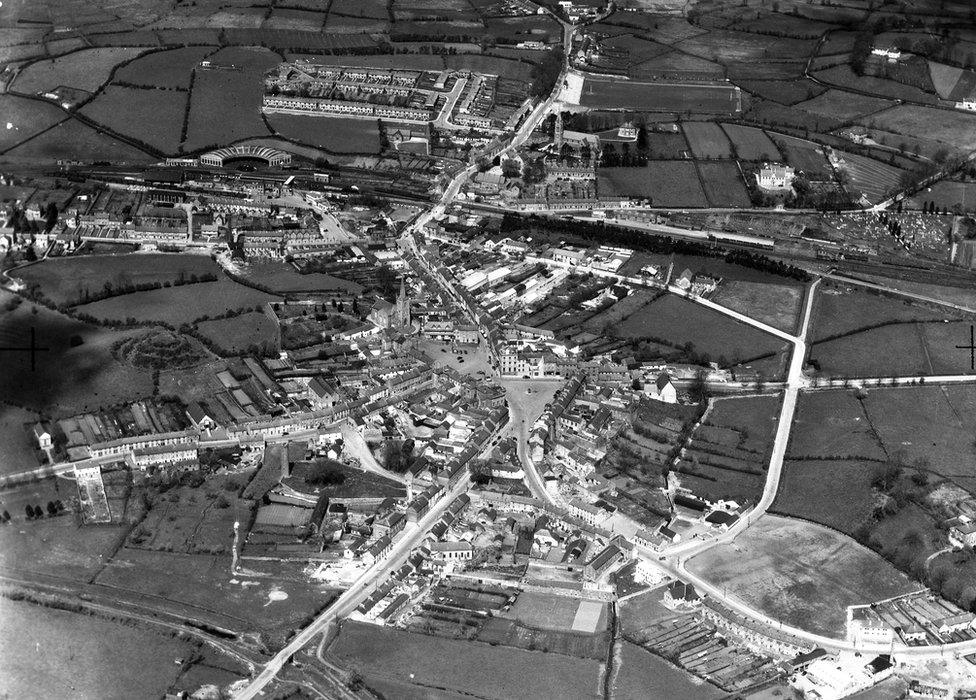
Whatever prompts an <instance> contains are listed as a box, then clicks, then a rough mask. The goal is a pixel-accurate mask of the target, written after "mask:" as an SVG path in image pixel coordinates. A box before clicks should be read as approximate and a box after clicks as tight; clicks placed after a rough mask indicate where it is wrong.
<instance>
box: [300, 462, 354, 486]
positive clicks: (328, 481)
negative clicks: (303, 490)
mask: <svg viewBox="0 0 976 700" xmlns="http://www.w3.org/2000/svg"><path fill="white" fill-rule="evenodd" d="M345 480H346V475H345V473H344V472H343V470H342V465H341V464H339V463H338V462H333V461H332V460H322V461H319V462H316V463H315V466H313V467H312V470H311V471H310V472H309V474H308V476H307V477H305V481H306V482H307V483H309V484H312V485H313V486H337V485H339V484H341V483H342V482H344V481H345Z"/></svg>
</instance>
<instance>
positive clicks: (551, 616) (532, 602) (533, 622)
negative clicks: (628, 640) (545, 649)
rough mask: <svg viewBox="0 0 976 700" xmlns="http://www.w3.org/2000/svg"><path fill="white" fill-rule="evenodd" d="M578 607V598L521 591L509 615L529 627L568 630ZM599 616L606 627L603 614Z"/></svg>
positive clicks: (570, 629) (571, 626)
mask: <svg viewBox="0 0 976 700" xmlns="http://www.w3.org/2000/svg"><path fill="white" fill-rule="evenodd" d="M579 607H580V600H579V599H578V598H569V597H566V596H561V595H547V594H545V593H536V592H534V591H523V592H522V593H520V594H519V597H518V599H517V600H516V601H515V604H514V605H513V606H512V609H511V611H510V613H509V615H510V616H512V617H514V618H515V619H517V620H518V621H519V622H521V623H524V624H526V625H528V626H529V627H537V628H541V629H553V630H559V631H563V632H568V631H572V629H573V620H574V619H575V618H576V611H577V610H578V609H579ZM601 617H602V618H603V621H604V624H603V629H606V618H605V615H601ZM600 631H602V630H600Z"/></svg>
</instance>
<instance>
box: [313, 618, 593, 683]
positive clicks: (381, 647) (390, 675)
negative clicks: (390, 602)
mask: <svg viewBox="0 0 976 700" xmlns="http://www.w3.org/2000/svg"><path fill="white" fill-rule="evenodd" d="M329 652H330V653H331V654H333V655H334V656H336V657H338V658H339V660H340V661H341V662H343V663H344V664H347V665H349V666H351V667H352V668H354V669H356V670H357V671H359V672H360V673H364V674H367V675H370V676H374V675H375V676H380V677H382V678H385V679H388V680H392V681H397V682H411V683H412V684H413V685H415V686H419V688H418V689H424V690H425V691H426V692H427V693H429V692H431V690H433V689H445V690H448V691H449V692H454V693H462V694H477V695H480V696H482V697H488V698H511V697H553V696H554V697H561V698H596V697H599V696H600V688H599V680H600V675H601V668H602V664H600V663H599V662H597V661H592V660H587V659H579V658H573V657H570V656H563V655H561V654H550V653H545V652H538V651H522V650H519V649H512V648H509V647H501V646H499V647H494V646H489V645H487V644H481V643H478V642H467V641H461V640H453V639H444V638H442V637H434V636H429V635H423V634H413V633H410V632H404V631H401V630H395V629H390V628H384V627H378V626H376V625H370V624H365V623H359V622H345V623H343V626H342V631H341V632H340V634H339V636H338V638H337V639H336V641H335V642H333V644H332V646H331V647H330V648H329Z"/></svg>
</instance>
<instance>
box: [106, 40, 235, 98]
mask: <svg viewBox="0 0 976 700" xmlns="http://www.w3.org/2000/svg"><path fill="white" fill-rule="evenodd" d="M216 50H217V47H216V46H186V47H183V48H180V49H169V50H168V51H155V52H153V53H148V54H146V55H144V56H140V57H139V58H137V59H136V60H134V61H131V62H129V63H127V64H126V65H124V66H122V67H121V68H119V69H118V70H117V71H116V72H115V76H114V78H113V80H114V82H116V83H128V84H130V85H153V86H155V87H160V88H188V87H189V86H190V75H191V73H192V71H193V67H194V66H196V65H197V64H198V63H199V62H200V61H202V60H203V59H204V57H206V56H207V55H208V54H210V53H211V52H213V51H216Z"/></svg>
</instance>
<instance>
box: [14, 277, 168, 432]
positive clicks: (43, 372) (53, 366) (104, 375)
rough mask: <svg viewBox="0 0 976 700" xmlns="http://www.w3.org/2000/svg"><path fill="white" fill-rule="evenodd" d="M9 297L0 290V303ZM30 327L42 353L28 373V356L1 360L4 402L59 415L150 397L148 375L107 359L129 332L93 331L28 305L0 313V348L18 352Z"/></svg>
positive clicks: (109, 358) (93, 328) (22, 354)
mask: <svg viewBox="0 0 976 700" xmlns="http://www.w3.org/2000/svg"><path fill="white" fill-rule="evenodd" d="M12 296H13V295H11V294H10V293H9V292H7V291H0V304H4V303H6V302H7V301H8V300H9V299H10V298H11V297H12ZM35 308H36V310H37V313H36V314H35V313H34V309H35ZM32 328H33V329H34V333H35V338H36V342H37V345H38V346H39V347H44V348H48V349H47V350H44V351H42V352H40V353H38V355H37V361H36V367H35V369H33V370H32V369H31V361H30V355H29V353H10V354H9V356H8V357H6V358H4V365H3V367H4V371H3V372H0V396H2V397H3V398H4V400H5V401H8V402H10V403H12V404H14V405H19V406H24V407H27V408H30V409H33V410H37V411H40V412H44V413H51V414H56V415H58V416H63V415H71V414H73V413H78V412H79V411H82V410H87V409H88V408H94V407H97V406H103V405H112V404H116V403H121V402H123V401H131V400H135V399H137V398H142V397H144V396H148V395H150V394H152V377H151V374H150V373H149V372H148V371H145V370H141V369H139V368H136V367H132V366H130V365H126V364H122V363H120V362H118V361H117V360H115V359H114V358H113V357H112V355H111V347H112V344H113V343H114V342H115V341H117V340H120V339H122V338H126V337H128V336H129V335H130V334H131V333H129V332H116V331H108V330H105V329H101V328H96V327H94V326H90V325H87V324H85V323H81V322H79V321H75V320H73V319H71V318H68V317H67V316H63V315H61V314H59V313H57V312H55V311H51V310H49V309H47V308H45V307H43V306H35V305H34V304H31V303H28V302H25V303H23V304H21V305H20V306H18V307H17V308H16V309H14V310H13V311H8V310H6V309H5V308H3V309H2V310H0V344H3V345H5V346H11V347H24V346H25V345H26V344H29V343H30V332H31V329H32ZM78 340H80V341H81V344H78V343H77V341H78Z"/></svg>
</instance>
